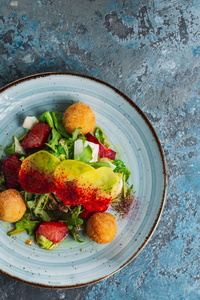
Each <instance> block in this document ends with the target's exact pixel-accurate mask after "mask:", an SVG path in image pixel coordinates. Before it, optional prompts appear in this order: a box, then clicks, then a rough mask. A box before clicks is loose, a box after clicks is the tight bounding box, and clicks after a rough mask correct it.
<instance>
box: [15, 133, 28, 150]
mask: <svg viewBox="0 0 200 300" xmlns="http://www.w3.org/2000/svg"><path fill="white" fill-rule="evenodd" d="M14 143H15V153H17V154H21V155H26V152H25V150H24V148H23V147H22V146H21V145H20V142H19V141H18V139H17V138H16V136H14Z"/></svg>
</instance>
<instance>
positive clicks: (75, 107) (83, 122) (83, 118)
mask: <svg viewBox="0 0 200 300" xmlns="http://www.w3.org/2000/svg"><path fill="white" fill-rule="evenodd" d="M63 122H64V125H65V129H66V131H67V132H68V133H70V134H72V133H73V132H74V131H75V130H76V129H77V128H78V127H81V128H82V129H81V132H82V133H83V134H86V133H88V132H91V131H93V129H94V126H95V123H96V116H95V113H94V112H93V110H92V109H91V108H90V107H89V106H88V105H87V104H85V103H82V102H77V103H74V104H72V105H71V106H69V107H68V109H67V110H66V111H65V113H64V117H63Z"/></svg>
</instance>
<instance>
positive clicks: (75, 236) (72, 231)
mask: <svg viewBox="0 0 200 300" xmlns="http://www.w3.org/2000/svg"><path fill="white" fill-rule="evenodd" d="M67 226H68V225H67ZM68 228H69V229H70V227H69V226H68ZM70 232H71V234H72V235H73V238H74V239H75V241H76V242H78V243H83V242H84V240H80V239H79V238H78V236H79V233H78V232H77V231H76V230H75V228H74V227H72V228H71V229H70Z"/></svg>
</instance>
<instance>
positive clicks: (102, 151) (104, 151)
mask: <svg viewBox="0 0 200 300" xmlns="http://www.w3.org/2000/svg"><path fill="white" fill-rule="evenodd" d="M85 136H86V139H87V141H89V142H92V143H94V144H98V145H99V157H101V158H102V157H107V158H110V159H112V160H115V156H116V152H115V151H114V150H112V149H109V148H107V147H105V146H104V145H103V144H102V143H101V142H100V141H99V140H98V139H97V138H96V137H95V136H94V135H92V134H91V133H87V134H86V135H85Z"/></svg>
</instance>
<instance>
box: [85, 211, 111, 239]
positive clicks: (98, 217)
mask: <svg viewBox="0 0 200 300" xmlns="http://www.w3.org/2000/svg"><path fill="white" fill-rule="evenodd" d="M86 232H87V234H88V236H89V238H90V239H91V240H92V241H94V242H96V243H98V244H106V243H111V242H112V241H113V240H114V237H115V235H116V233H117V223H116V221H115V217H114V216H113V215H112V214H110V213H106V212H97V213H94V214H93V215H92V216H91V217H90V218H89V220H88V221H87V224H86Z"/></svg>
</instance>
